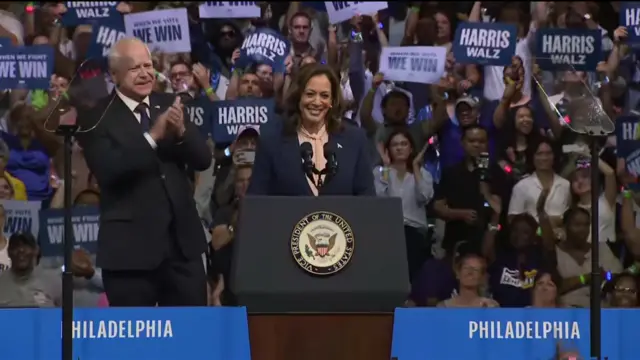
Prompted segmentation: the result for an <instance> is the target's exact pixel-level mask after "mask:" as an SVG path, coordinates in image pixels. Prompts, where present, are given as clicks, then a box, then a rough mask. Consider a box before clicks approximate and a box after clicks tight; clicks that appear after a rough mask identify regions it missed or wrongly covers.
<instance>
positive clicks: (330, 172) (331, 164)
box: [322, 142, 338, 183]
mask: <svg viewBox="0 0 640 360" xmlns="http://www.w3.org/2000/svg"><path fill="white" fill-rule="evenodd" d="M323 150H324V158H325V159H327V165H326V166H325V167H324V170H323V171H322V172H323V173H324V174H325V175H326V176H325V180H324V182H325V183H327V182H329V180H331V178H333V177H334V176H335V175H336V173H337V172H338V158H337V156H336V148H335V145H334V144H332V143H329V142H328V143H326V144H324V148H323Z"/></svg>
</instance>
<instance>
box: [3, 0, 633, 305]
mask: <svg viewBox="0 0 640 360" xmlns="http://www.w3.org/2000/svg"><path fill="white" fill-rule="evenodd" d="M257 4H258V5H259V6H260V8H261V14H262V16H261V18H254V19H200V18H199V17H198V3H193V2H184V3H183V2H178V3H176V2H166V3H165V2H149V3H126V2H122V3H120V4H119V5H118V7H117V10H118V11H119V12H121V13H123V14H128V13H132V12H141V11H152V10H154V9H166V8H173V7H186V8H187V9H188V14H189V29H190V41H191V48H192V51H191V53H177V54H176V53H158V52H154V53H153V54H152V56H153V66H154V68H155V71H156V72H157V75H156V81H155V83H154V91H156V92H162V93H173V94H178V95H179V96H180V98H181V99H182V101H183V102H185V103H186V102H189V101H195V100H199V99H202V98H205V99H206V100H207V101H211V102H216V101H220V100H236V99H243V98H262V99H272V100H274V102H275V109H276V110H275V113H276V114H275V115H274V116H273V118H272V119H270V122H269V125H270V126H269V127H263V128H260V127H257V126H242V127H241V128H240V129H239V131H238V134H237V137H236V138H235V140H233V141H231V142H228V143H214V142H213V140H212V139H211V137H209V139H208V140H207V143H208V145H209V149H210V151H211V153H212V156H213V159H214V161H213V162H212V164H211V166H209V167H208V168H207V169H206V170H204V171H195V170H194V169H186V170H185V171H187V172H188V173H189V178H190V180H191V184H190V185H191V187H192V190H193V198H194V204H195V207H196V209H197V211H198V214H199V216H200V219H201V222H202V227H203V231H204V232H205V234H206V237H207V240H208V244H209V246H208V250H207V252H206V253H205V254H203V264H204V266H205V268H206V270H207V277H208V284H209V289H208V291H209V294H208V295H209V304H210V305H212V306H220V305H234V304H235V299H234V296H233V289H232V288H231V286H230V281H229V273H230V269H231V259H232V255H231V253H232V252H233V243H234V239H235V234H236V232H237V229H238V227H239V226H251V224H238V223H237V220H238V211H239V205H240V204H241V201H242V198H243V197H244V196H245V195H246V194H247V193H249V194H278V195H280V194H282V195H286V194H288V192H289V191H293V190H291V189H288V188H287V187H288V186H289V185H290V184H274V181H276V180H278V177H277V176H275V175H274V176H271V177H268V176H265V174H272V173H277V172H279V171H280V170H281V169H274V168H266V167H265V166H266V165H265V161H266V160H265V156H266V155H264V154H265V153H266V152H268V151H271V152H273V151H274V149H273V147H272V146H271V147H269V146H270V145H268V144H270V142H269V138H270V137H273V136H275V135H274V133H273V131H274V129H279V128H280V127H278V126H271V125H273V124H277V123H279V122H283V123H285V122H286V121H287V119H288V118H289V117H291V116H292V115H291V114H292V113H293V112H295V111H302V112H303V114H302V116H303V117H304V116H307V117H313V116H315V113H314V111H316V110H314V108H313V106H314V105H313V104H315V103H316V102H319V103H322V102H323V101H325V102H327V103H328V104H331V105H329V108H330V113H329V115H328V116H330V117H331V118H332V119H333V120H334V121H335V122H334V123H333V122H330V123H328V125H327V127H331V126H333V125H335V126H336V127H339V126H341V127H346V128H348V129H349V131H352V132H353V133H354V134H358V135H357V136H354V137H353V138H354V139H356V140H358V141H359V139H361V138H362V139H364V140H363V145H364V146H365V147H364V148H365V150H366V153H367V154H366V156H365V157H366V159H367V161H366V162H365V164H367V165H370V166H368V168H367V169H366V176H363V175H362V173H361V172H359V171H358V169H356V171H355V174H357V175H358V176H360V177H361V179H360V183H361V184H362V186H359V187H358V189H354V193H353V195H372V196H379V197H399V198H400V199H401V201H402V212H403V218H404V236H405V238H404V239H389V241H397V242H404V243H405V244H406V249H407V266H408V272H409V276H410V280H411V292H410V293H409V294H407V302H406V304H405V305H406V306H438V307H588V306H589V301H590V283H591V261H590V258H591V245H590V242H591V241H592V239H591V226H592V224H591V211H592V197H591V192H592V179H594V178H595V177H594V176H592V173H594V172H596V173H597V175H598V176H597V177H598V179H599V184H600V189H599V192H600V196H599V199H598V202H597V204H593V205H595V206H597V207H598V214H599V218H598V224H593V226H596V227H597V229H598V240H599V245H600V267H601V272H602V277H603V283H602V286H603V290H604V291H603V298H602V303H603V305H604V306H609V307H620V308H633V307H637V306H638V305H639V304H640V303H639V298H638V295H639V294H638V286H639V282H638V280H639V277H638V275H639V271H640V263H638V259H640V230H639V226H640V193H639V192H634V191H633V190H632V188H633V185H634V184H637V175H638V174H630V173H628V171H627V170H626V166H625V164H624V162H623V161H621V159H619V158H617V156H616V151H615V149H616V139H615V135H614V134H610V135H609V136H608V137H602V138H601V139H598V141H599V144H598V145H599V146H598V148H599V149H600V150H601V151H600V156H599V161H598V163H597V164H591V163H590V159H591V154H590V150H589V149H590V148H589V144H590V140H589V138H588V137H586V136H583V135H580V134H576V133H575V132H574V131H573V130H572V129H571V127H570V126H568V125H569V124H568V121H566V119H567V116H565V117H563V116H559V115H558V107H559V106H560V105H558V104H565V107H568V108H569V107H570V106H569V105H570V104H571V102H572V101H585V100H584V99H585V98H586V99H588V100H591V101H592V104H594V106H597V107H599V108H600V109H601V110H602V111H603V112H604V113H605V114H606V116H608V117H609V118H610V119H611V120H612V121H613V122H614V123H615V120H616V118H617V117H619V116H622V115H629V114H632V115H633V114H636V115H637V113H635V107H634V105H633V104H630V102H631V101H632V100H634V99H636V97H635V94H636V90H635V89H636V87H638V84H640V82H639V80H638V74H640V67H638V63H637V61H636V55H635V53H634V50H633V49H632V48H630V47H628V46H626V45H625V40H626V38H627V35H628V34H627V29H626V28H625V27H624V26H619V24H617V22H616V19H617V18H618V15H617V11H619V4H618V2H610V3H595V2H584V1H572V2H509V3H500V2H486V3H485V2H480V1H476V2H399V3H392V2H390V3H389V4H388V9H385V10H382V11H380V12H378V13H376V14H369V15H359V16H355V17H354V18H352V19H351V20H349V21H346V22H343V23H341V24H337V25H331V24H329V22H328V18H327V13H326V12H324V11H323V10H322V9H321V8H318V6H317V5H313V4H312V3H307V2H296V1H294V2H288V3H281V4H280V3H266V2H265V3H261V2H258V3H257ZM318 4H323V3H318ZM0 8H3V9H2V10H0V38H7V39H10V41H11V42H12V43H13V44H14V45H16V46H18V45H24V46H29V45H49V46H51V47H53V48H54V51H55V66H54V71H53V75H52V76H51V81H50V87H49V88H48V89H11V90H6V91H3V92H2V93H0V119H1V122H0V130H1V132H0V133H1V135H2V142H1V143H0V199H1V200H3V201H29V202H32V201H33V202H40V204H41V208H42V209H47V208H61V207H63V205H64V203H63V199H64V186H63V185H64V183H65V182H71V183H72V186H71V188H72V198H73V199H74V200H73V203H74V206H75V207H83V206H99V205H100V195H101V191H100V186H101V185H103V184H100V183H99V181H96V179H95V177H94V176H93V174H92V173H91V172H90V171H89V169H88V167H87V165H86V162H85V159H84V154H83V148H82V147H81V146H80V145H79V144H78V143H77V142H76V143H75V144H74V147H73V156H72V157H73V159H72V160H73V162H72V168H73V171H72V178H71V179H66V178H64V176H63V169H62V167H63V161H62V160H63V156H62V150H61V145H62V143H61V139H60V138H59V137H58V136H57V135H55V134H54V133H53V132H52V129H55V126H56V125H57V124H58V123H59V122H61V121H62V120H63V119H64V118H65V117H75V114H76V113H77V112H80V109H82V108H87V107H91V106H93V105H95V104H96V103H97V102H98V101H99V100H100V98H101V97H104V96H107V94H109V93H110V92H111V91H112V90H113V87H114V84H113V82H112V79H111V78H110V76H109V72H108V71H106V69H105V68H104V67H103V66H102V62H101V61H98V60H97V59H87V57H86V53H87V49H88V48H89V47H90V45H91V44H90V42H91V39H92V37H91V32H92V28H91V26H89V25H79V26H76V27H64V26H61V24H60V21H59V18H60V16H62V15H63V14H64V12H65V11H66V9H65V6H64V5H63V3H42V4H41V5H40V6H36V5H34V4H33V3H29V4H28V5H27V6H26V7H25V4H21V3H6V4H2V5H0ZM463 21H467V22H482V21H484V22H487V21H495V22H500V23H509V24H513V25H515V26H516V27H517V29H518V30H517V36H518V43H517V45H516V52H515V56H514V57H513V59H512V62H511V64H510V65H508V66H504V67H502V66H482V65H477V64H460V63H457V62H456V60H455V58H454V57H453V54H452V52H451V48H452V41H453V40H454V34H455V29H456V26H457V24H459V23H461V22H463ZM261 27H269V28H272V29H274V30H276V31H278V32H281V33H282V34H283V35H284V36H286V37H287V39H288V41H289V42H290V46H291V47H290V48H291V52H290V54H289V55H288V56H287V57H286V60H285V64H284V71H279V69H276V68H275V67H272V66H271V65H269V64H266V63H259V62H256V63H252V64H250V65H249V66H246V67H245V66H243V67H238V66H235V63H236V61H237V60H238V58H239V57H240V46H241V45H242V43H243V39H244V38H245V37H246V36H248V34H250V33H251V32H253V31H255V30H256V29H257V28H261ZM547 27H552V28H574V29H586V28H589V29H600V31H601V33H602V50H603V51H606V53H607V56H606V57H605V56H604V55H603V58H606V61H603V62H601V63H600V64H599V65H598V69H597V71H596V72H594V73H585V72H577V71H573V70H567V69H564V68H563V69H559V70H558V71H555V72H552V71H542V70H540V69H539V67H538V66H537V59H536V56H535V52H534V50H533V49H534V48H535V46H534V44H533V42H534V39H535V33H536V31H537V30H539V29H543V28H547ZM386 46H441V47H444V48H446V49H447V52H448V53H447V54H448V55H447V64H446V67H445V70H446V74H445V76H443V77H442V79H441V80H440V82H439V83H438V84H432V85H426V84H420V83H411V82H404V83H401V82H393V81H389V80H386V79H385V75H384V74H382V73H380V72H379V71H378V68H379V56H380V52H381V49H382V48H384V47H386ZM317 75H323V76H324V79H326V80H327V81H328V82H327V83H326V84H325V83H321V82H320V83H318V82H317V81H316V82H314V81H313V79H315V78H316V76H317ZM604 79H607V80H606V81H604ZM1 81H2V79H0V82H1ZM550 94H553V95H557V97H558V99H556V100H555V101H553V100H552V99H551V98H552V96H549V95H550ZM318 99H319V100H318ZM630 99H631V100H630ZM310 104H311V105H310ZM334 104H335V105H336V107H335V108H334V107H333V105H334ZM300 109H302V110H300ZM305 111H307V112H308V113H306V114H305V113H304V112H305ZM317 111H321V109H320V110H317ZM322 114H324V112H323V113H322ZM568 116H569V117H570V116H571V114H568ZM103 121H106V122H108V121H110V119H104V120H103ZM332 124H333V125H332ZM333 130H335V129H329V128H327V129H324V130H322V129H320V130H317V131H316V132H314V133H305V134H303V135H304V136H303V135H299V136H302V137H303V138H304V139H305V141H309V142H311V143H312V144H313V146H314V149H315V146H316V143H315V142H316V141H317V140H318V139H321V138H322V137H323V136H325V137H326V136H327V132H331V131H333ZM284 131H286V126H285V130H284ZM318 131H319V132H318ZM322 131H324V133H322ZM356 140H354V141H356ZM271 145H273V144H271ZM261 150H262V151H263V153H262V154H261V153H260V152H261ZM277 150H278V151H279V149H277ZM321 153H322V145H320V147H319V149H317V150H316V151H314V154H321ZM277 154H278V153H277ZM277 154H276V156H277ZM272 155H273V154H272ZM92 156H97V155H96V154H92ZM104 156H105V157H108V156H110V154H104ZM295 156H296V159H298V160H299V158H298V157H297V156H298V154H295ZM94 161H96V160H95V159H94ZM254 161H255V162H256V163H257V165H256V166H257V167H260V168H259V169H256V174H258V173H259V174H260V176H257V177H256V178H255V179H253V180H252V172H253V164H254ZM314 161H315V162H316V163H321V162H323V161H325V159H324V158H322V159H319V158H318V159H316V158H314ZM261 162H262V163H261ZM342 170H344V171H352V170H351V169H347V168H344V167H343V168H342V169H341V171H342ZM283 171H285V172H286V169H284V170H283ZM296 171H297V169H296ZM354 187H356V186H354ZM309 188H310V190H311V192H312V193H310V194H309V195H310V196H314V195H315V196H317V195H318V191H317V190H316V189H315V187H314V184H313V182H312V180H310V183H309ZM274 211H275V212H277V209H274ZM4 221H5V216H4V209H3V210H2V214H1V216H0V223H2V225H4ZM3 227H4V228H5V234H4V235H1V236H0V271H1V273H0V306H4V307H34V306H35V307H49V306H60V304H61V288H60V270H59V266H60V262H59V259H47V258H46V257H41V256H40V254H39V251H38V248H39V246H38V238H37V235H38V234H31V233H30V232H29V231H21V232H17V233H15V234H12V235H11V236H8V234H7V233H6V228H7V227H6V226H3ZM26 230H28V229H26ZM272 240H274V241H278V239H272ZM281 240H282V239H281ZM282 241H286V239H285V240H282ZM72 260H73V261H72V263H73V269H72V271H73V273H74V276H75V285H76V288H75V304H76V306H85V307H91V306H107V305H108V299H107V298H106V297H105V296H104V294H103V291H104V290H103V283H102V279H101V271H100V268H98V267H97V266H95V263H94V258H93V254H90V253H88V252H87V251H86V250H85V249H81V248H78V249H76V250H75V252H74V254H73V259H72ZM24 279H28V281H24Z"/></svg>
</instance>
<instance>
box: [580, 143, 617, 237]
mask: <svg viewBox="0 0 640 360" xmlns="http://www.w3.org/2000/svg"><path fill="white" fill-rule="evenodd" d="M590 159H591V154H590V153H589V152H585V155H584V157H583V158H581V160H579V161H582V163H580V164H578V165H577V169H576V170H575V171H574V172H573V173H572V175H571V177H570V178H569V180H570V181H571V194H572V197H573V205H575V206H579V207H581V208H583V209H585V210H587V211H589V212H591V172H592V171H595V170H594V169H591V167H590V164H589V162H590ZM598 171H599V172H600V174H602V177H603V178H604V186H603V189H602V193H601V195H600V197H599V198H598V232H599V236H598V238H599V240H600V241H606V242H615V241H616V201H617V198H618V180H617V178H616V174H615V171H614V170H613V169H612V168H611V166H609V164H607V163H606V162H605V161H604V160H602V159H598ZM589 242H591V234H589Z"/></svg>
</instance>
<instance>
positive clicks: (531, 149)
mask: <svg viewBox="0 0 640 360" xmlns="http://www.w3.org/2000/svg"><path fill="white" fill-rule="evenodd" d="M532 132H533V131H532ZM532 140H535V142H534V143H533V144H528V145H527V151H526V152H525V156H526V157H527V159H531V168H530V169H527V173H531V172H533V171H534V170H535V167H534V165H533V159H534V157H535V155H536V153H537V152H538V149H539V148H540V145H542V144H547V145H549V147H550V148H551V152H552V153H553V170H554V171H556V168H557V166H558V165H557V164H558V163H559V161H558V160H559V157H558V151H557V150H558V147H557V146H556V145H555V144H554V143H553V142H552V141H551V140H549V139H548V138H546V137H544V136H539V137H533V138H532Z"/></svg>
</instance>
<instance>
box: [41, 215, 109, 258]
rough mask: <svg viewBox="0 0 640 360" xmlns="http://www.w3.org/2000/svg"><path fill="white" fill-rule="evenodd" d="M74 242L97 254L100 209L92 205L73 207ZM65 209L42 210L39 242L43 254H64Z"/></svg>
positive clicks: (75, 244)
mask: <svg viewBox="0 0 640 360" xmlns="http://www.w3.org/2000/svg"><path fill="white" fill-rule="evenodd" d="M71 223H72V225H73V244H74V246H79V247H82V248H83V249H85V250H87V251H88V252H89V253H91V254H95V253H96V250H97V245H98V230H100V211H99V210H98V208H96V207H92V206H78V207H74V208H73V214H72V218H71ZM63 240H64V210H63V209H46V210H42V211H40V234H39V236H38V242H39V243H40V251H41V253H42V256H63V255H64V249H63Z"/></svg>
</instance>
